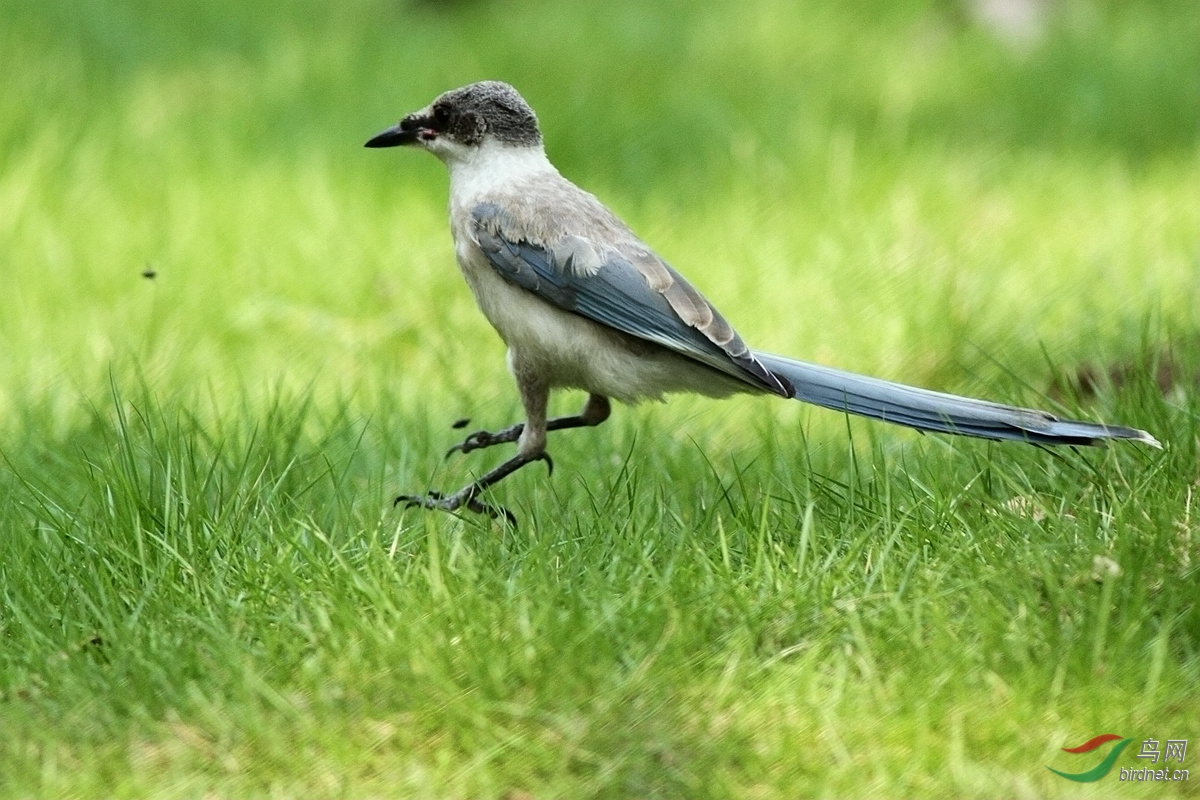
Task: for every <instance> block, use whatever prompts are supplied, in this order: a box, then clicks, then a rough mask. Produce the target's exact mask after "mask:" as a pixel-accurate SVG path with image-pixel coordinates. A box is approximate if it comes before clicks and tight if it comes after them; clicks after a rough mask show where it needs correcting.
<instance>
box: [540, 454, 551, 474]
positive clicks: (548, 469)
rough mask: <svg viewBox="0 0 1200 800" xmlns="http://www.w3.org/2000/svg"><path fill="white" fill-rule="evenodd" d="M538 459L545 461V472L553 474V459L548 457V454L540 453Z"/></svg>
mask: <svg viewBox="0 0 1200 800" xmlns="http://www.w3.org/2000/svg"><path fill="white" fill-rule="evenodd" d="M538 459H539V460H541V461H545V462H546V474H547V475H553V474H554V459H552V458H550V454H549V453H542V454H541V455H540V456H538Z"/></svg>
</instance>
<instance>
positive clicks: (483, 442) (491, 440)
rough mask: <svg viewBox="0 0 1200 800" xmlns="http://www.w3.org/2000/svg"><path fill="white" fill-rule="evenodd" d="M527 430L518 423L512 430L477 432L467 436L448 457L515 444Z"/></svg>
mask: <svg viewBox="0 0 1200 800" xmlns="http://www.w3.org/2000/svg"><path fill="white" fill-rule="evenodd" d="M523 430H525V424H524V423H522V422H518V423H517V424H516V425H513V426H512V427H510V428H505V429H504V430H502V431H496V432H495V433H493V432H491V431H475V432H474V433H472V434H470V435H468V436H467V438H466V439H463V440H462V441H461V442H459V443H458V444H456V445H454V447H451V448H450V449H449V450H447V451H446V457H447V458H449V457H450V456H451V455H453V454H454V453H469V452H471V451H472V450H482V449H483V448H485V447H491V446H493V445H497V444H506V443H508V442H515V441H516V440H517V439H519V438H521V431H523Z"/></svg>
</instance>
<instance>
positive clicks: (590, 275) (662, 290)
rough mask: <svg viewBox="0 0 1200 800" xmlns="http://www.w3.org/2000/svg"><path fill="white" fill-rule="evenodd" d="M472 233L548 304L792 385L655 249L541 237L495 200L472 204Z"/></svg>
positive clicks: (773, 388)
mask: <svg viewBox="0 0 1200 800" xmlns="http://www.w3.org/2000/svg"><path fill="white" fill-rule="evenodd" d="M471 222H472V234H473V236H474V238H475V241H476V242H478V244H479V247H480V249H481V250H482V251H483V253H484V255H485V256H486V257H487V259H488V261H489V262H490V263H491V265H492V267H493V268H494V269H495V270H496V271H497V272H499V273H500V275H502V276H503V277H504V278H505V279H506V280H508V281H511V282H512V283H515V284H517V285H518V286H521V287H522V288H524V289H528V290H529V291H531V292H533V293H534V294H536V295H537V296H538V297H540V298H542V299H543V300H545V301H546V302H548V303H551V304H552V305H555V306H557V307H558V308H561V309H563V310H564V311H570V312H572V313H575V314H579V315H580V316H583V317H586V318H588V319H590V320H592V321H594V322H598V323H600V324H601V325H606V326H608V327H610V328H615V329H616V330H618V331H621V332H622V333H626V334H629V335H630V336H634V337H637V338H639V339H643V340H645V341H649V342H654V343H655V344H658V345H661V346H663V347H665V348H667V349H668V350H672V351H674V352H676V353H679V354H680V355H683V356H686V357H688V358H692V359H695V360H696V361H699V362H701V363H703V364H706V365H708V366H710V367H713V368H715V369H717V370H720V371H721V372H724V373H726V374H728V375H731V376H733V377H735V378H738V379H740V380H743V381H745V382H746V383H748V384H750V385H751V386H756V387H758V388H760V389H763V390H765V391H767V392H770V393H772V394H778V395H780V396H781V397H791V396H792V393H793V390H792V387H791V386H790V385H788V384H787V380H786V378H780V377H779V376H777V375H776V374H775V373H773V372H772V371H770V370H769V369H767V368H766V367H765V366H763V364H762V363H761V362H760V361H759V360H758V359H757V358H756V357H755V355H754V353H753V352H751V351H750V349H749V348H748V347H746V343H745V342H743V341H742V338H741V337H740V336H738V335H737V332H736V331H734V330H733V328H732V327H731V326H730V325H729V323H728V322H726V321H725V318H724V317H722V316H721V315H720V313H718V312H717V310H716V309H715V308H713V307H712V305H711V304H710V303H709V302H708V301H707V300H705V299H704V296H703V295H701V294H700V292H698V291H696V289H695V288H694V287H693V286H692V285H691V284H689V283H688V282H687V281H686V280H685V279H684V278H683V276H682V275H680V274H679V273H678V272H676V271H675V270H674V269H672V268H671V266H670V265H669V264H667V263H666V262H665V261H663V260H662V259H660V258H659V257H658V256H656V255H655V254H654V253H653V252H652V251H651V250H650V249H649V248H646V247H645V246H638V245H640V242H637V241H636V240H632V241H631V242H626V243H625V244H623V245H616V246H609V245H604V244H600V243H598V242H594V241H590V240H588V239H585V238H583V237H580V236H575V235H566V236H562V237H559V238H558V239H557V240H555V241H553V242H548V243H534V242H531V241H528V240H527V239H525V238H524V237H522V236H520V235H519V234H518V233H516V230H517V228H516V226H515V225H513V224H512V220H511V219H510V217H509V215H508V214H507V213H506V212H505V211H504V210H503V209H502V208H500V206H498V205H496V204H495V203H491V202H483V203H479V204H478V205H476V206H475V207H474V208H473V209H472V211H471Z"/></svg>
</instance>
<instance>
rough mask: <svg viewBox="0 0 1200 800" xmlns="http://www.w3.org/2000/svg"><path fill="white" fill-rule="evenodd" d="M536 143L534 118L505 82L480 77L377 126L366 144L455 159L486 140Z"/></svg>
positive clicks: (538, 140) (539, 137)
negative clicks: (410, 147)
mask: <svg viewBox="0 0 1200 800" xmlns="http://www.w3.org/2000/svg"><path fill="white" fill-rule="evenodd" d="M492 142H494V143H496V144H500V145H508V146H511V147H541V144H542V133H541V131H540V130H539V129H538V123H537V117H536V116H535V115H534V113H533V109H532V108H530V107H529V104H528V103H526V102H525V98H523V97H521V95H520V94H519V93H518V92H517V90H516V89H514V88H513V87H511V86H509V85H508V84H507V83H501V82H499V81H482V82H480V83H472V84H470V85H469V86H463V87H462V88H459V89H452V90H450V91H448V92H446V93H444V94H442V95H439V96H438V97H437V99H435V100H434V101H433V102H432V103H430V104H429V105H427V106H426V107H425V108H422V109H421V110H420V111H414V112H413V113H411V114H409V115H408V116H406V117H405V118H404V119H402V120H400V122H398V123H397V124H395V125H393V126H392V127H390V128H388V129H387V130H385V131H381V132H380V133H378V134H377V135H375V136H373V137H372V138H371V139H370V140H369V141H367V143H366V146H367V147H396V146H398V145H414V146H417V147H422V148H424V149H426V150H428V151H429V152H431V153H433V154H434V155H436V156H437V157H438V158H440V159H442V160H443V161H459V160H465V159H468V158H470V156H471V154H472V153H473V152H475V151H477V150H478V149H479V148H482V147H483V146H484V145H486V144H489V143H492Z"/></svg>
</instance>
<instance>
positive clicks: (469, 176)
mask: <svg viewBox="0 0 1200 800" xmlns="http://www.w3.org/2000/svg"><path fill="white" fill-rule="evenodd" d="M437 155H438V156H439V157H440V158H441V159H442V161H444V162H445V163H446V168H447V169H448V170H449V172H450V205H451V206H459V207H461V206H466V205H473V204H474V203H475V202H476V201H477V199H478V198H480V197H482V196H483V195H486V194H492V193H494V192H496V191H498V190H506V189H508V190H511V188H512V187H513V186H514V185H517V184H520V183H523V182H524V181H525V180H526V179H527V178H532V177H534V176H536V175H545V174H547V173H549V174H553V175H557V174H558V170H557V169H555V168H554V165H553V164H551V163H550V159H548V158H546V151H545V150H544V149H543V148H542V146H541V145H537V146H534V147H514V146H512V145H507V144H500V143H498V142H494V141H487V142H484V143H483V144H482V145H480V146H479V147H472V148H458V147H456V148H455V150H454V152H446V153H444V154H443V153H437Z"/></svg>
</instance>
